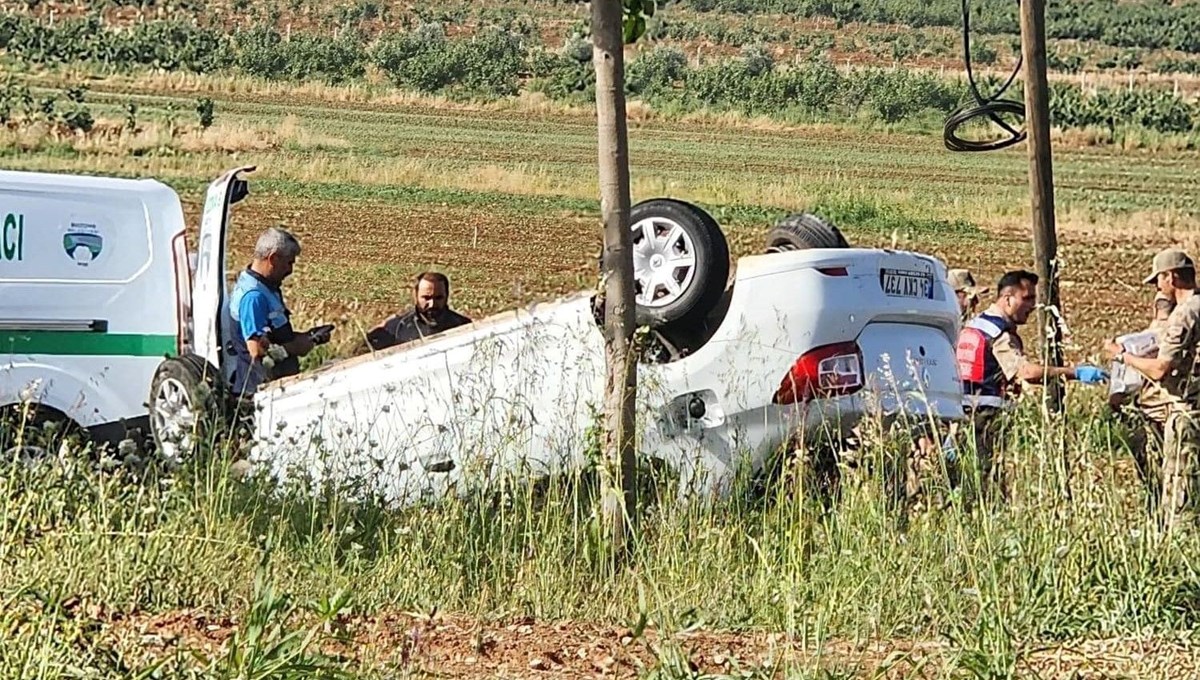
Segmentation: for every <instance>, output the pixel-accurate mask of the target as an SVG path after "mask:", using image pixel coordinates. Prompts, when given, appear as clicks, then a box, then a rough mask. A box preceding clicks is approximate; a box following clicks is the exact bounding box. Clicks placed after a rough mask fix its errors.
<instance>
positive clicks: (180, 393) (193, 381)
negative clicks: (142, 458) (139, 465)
mask: <svg viewBox="0 0 1200 680" xmlns="http://www.w3.org/2000/svg"><path fill="white" fill-rule="evenodd" d="M217 375H218V373H217V369H215V368H213V366H212V364H210V363H208V361H206V360H205V359H203V358H202V357H199V356H196V355H194V354H185V355H183V356H179V357H172V358H170V359H167V360H165V361H163V362H162V364H160V365H159V367H158V370H157V371H156V372H155V373H154V379H153V380H152V381H151V383H150V431H151V433H152V434H153V436H154V445H155V447H156V448H157V449H158V452H159V455H160V456H162V457H163V458H164V459H165V460H167V461H168V462H169V463H172V464H175V465H178V464H180V463H182V462H184V461H185V460H188V459H190V458H192V457H193V456H195V455H196V453H197V452H198V451H199V448H200V441H201V440H202V438H203V437H204V436H205V435H206V434H208V433H209V432H211V430H210V429H209V428H211V426H212V425H213V424H214V423H219V422H220V419H221V408H220V405H221V399H220V395H221V387H220V385H219V383H218V380H217Z"/></svg>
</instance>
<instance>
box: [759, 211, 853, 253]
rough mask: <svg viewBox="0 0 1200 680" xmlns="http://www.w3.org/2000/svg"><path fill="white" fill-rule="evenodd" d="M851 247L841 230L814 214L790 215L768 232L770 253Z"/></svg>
mask: <svg viewBox="0 0 1200 680" xmlns="http://www.w3.org/2000/svg"><path fill="white" fill-rule="evenodd" d="M849 247H850V242H849V241H847V240H846V237H845V236H844V235H842V232H841V230H840V229H838V228H837V227H836V226H834V225H833V224H832V223H830V222H826V221H825V220H823V219H821V218H820V217H817V216H816V215H813V214H812V213H793V214H791V215H788V216H787V217H785V218H783V219H781V220H779V221H778V222H776V223H775V226H774V227H771V229H770V231H768V232H767V252H768V253H781V252H786V251H789V250H809V249H812V248H849Z"/></svg>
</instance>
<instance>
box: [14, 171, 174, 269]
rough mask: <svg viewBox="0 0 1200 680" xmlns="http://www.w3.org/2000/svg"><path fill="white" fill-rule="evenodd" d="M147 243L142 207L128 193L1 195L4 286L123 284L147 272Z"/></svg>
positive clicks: (145, 218) (146, 225)
mask: <svg viewBox="0 0 1200 680" xmlns="http://www.w3.org/2000/svg"><path fill="white" fill-rule="evenodd" d="M150 241H151V230H150V223H149V219H148V217H147V211H146V208H145V205H144V204H143V203H142V202H141V201H140V200H137V199H136V198H135V197H133V196H130V195H128V194H124V195H122V194H119V193H114V194H112V195H111V196H107V197H106V196H99V195H96V196H92V195H86V194H83V195H81V194H74V195H70V194H58V193H56V194H46V193H41V192H36V193H35V192H12V193H6V194H5V195H2V196H0V280H4V281H5V282H10V283H13V282H29V283H127V282H129V281H132V280H133V279H135V278H137V276H138V275H139V274H141V273H142V272H143V271H145V270H146V269H148V268H149V266H150V262H151V259H152V258H151V243H150ZM164 244H165V242H164ZM168 255H169V253H167V252H166V251H164V257H166V261H167V262H168V263H169V262H170V258H169V257H167V256H168Z"/></svg>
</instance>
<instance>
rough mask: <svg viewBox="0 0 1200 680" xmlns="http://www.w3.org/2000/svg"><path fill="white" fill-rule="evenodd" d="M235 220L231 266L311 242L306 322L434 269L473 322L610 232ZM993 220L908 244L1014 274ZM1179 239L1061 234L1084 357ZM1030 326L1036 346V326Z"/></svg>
mask: <svg viewBox="0 0 1200 680" xmlns="http://www.w3.org/2000/svg"><path fill="white" fill-rule="evenodd" d="M185 208H186V211H187V218H188V223H189V224H197V223H198V205H197V204H196V203H194V202H191V201H189V203H188V204H187V205H186V206H185ZM234 219H235V226H234V228H233V231H232V234H231V250H230V253H231V255H230V259H229V261H228V262H227V267H228V269H229V270H236V269H238V268H240V267H242V266H244V265H245V263H247V262H248V261H249V258H250V255H251V253H252V252H253V247H254V238H255V237H256V236H257V234H258V233H259V231H260V230H261V229H262V228H264V227H266V226H267V225H270V224H280V223H283V224H286V225H287V226H288V227H289V228H291V229H292V230H294V232H295V233H296V234H297V235H298V236H299V238H300V239H301V242H302V244H303V248H304V250H303V253H302V255H301V259H300V262H299V263H298V264H297V267H296V271H295V274H294V275H293V277H292V278H291V279H290V280H289V282H288V284H287V288H286V294H287V295H288V296H289V299H290V303H291V305H292V307H293V311H294V312H295V314H296V315H297V319H298V322H299V323H300V324H301V325H306V324H309V323H312V324H315V323H320V322H325V321H334V322H341V323H342V324H347V323H349V324H351V325H354V324H371V323H374V321H377V320H378V319H381V318H383V317H384V316H386V315H388V314H390V313H392V312H394V311H395V310H396V309H398V308H400V307H404V306H406V305H408V304H409V303H410V299H411V292H410V287H411V281H412V277H413V276H415V274H416V273H417V272H419V271H421V270H422V269H425V268H429V267H433V268H438V269H441V270H443V271H446V272H448V273H449V275H450V277H451V284H452V293H451V303H452V306H454V307H455V308H456V309H458V310H459V311H461V312H462V313H464V314H467V315H468V316H471V317H472V318H480V317H483V316H486V315H489V314H494V313H498V312H501V311H504V310H506V309H510V308H512V307H515V306H520V305H525V304H528V303H530V302H533V301H537V300H546V299H553V298H554V297H556V296H559V295H563V294H567V293H570V292H574V291H577V290H580V289H584V288H589V287H591V286H594V285H595V281H596V272H597V270H596V266H597V257H598V254H599V248H600V235H599V227H598V224H597V222H596V221H595V218H593V217H591V216H584V215H578V214H571V213H563V214H544V213H541V214H536V215H525V214H522V215H516V214H505V213H495V212H491V211H488V210H486V209H480V208H475V207H461V206H438V205H433V204H424V205H418V206H397V205H384V204H369V203H335V202H324V201H303V200H301V199H295V198H281V197H272V196H260V197H255V198H254V199H253V200H251V201H248V202H247V204H246V205H245V206H244V207H243V206H239V207H238V208H237V210H236V214H235V218H234ZM760 228H761V229H764V230H765V228H766V225H761V227H759V226H755V225H740V226H737V227H735V228H734V229H732V230H731V234H730V241H731V245H732V247H733V250H734V256H735V257H740V256H744V255H748V254H751V253H752V252H754V250H753V249H754V248H755V247H756V246H757V244H758V243H759V240H760V237H758V236H757V234H756V233H755V230H756V229H760ZM984 228H985V230H986V231H987V232H988V237H987V238H986V239H981V240H980V241H979V244H978V245H977V246H971V247H969V248H964V247H963V245H962V241H961V239H955V240H952V241H949V240H948V241H942V240H939V239H938V238H937V237H925V238H923V239H922V240H921V241H920V242H917V243H911V244H908V247H913V248H916V249H919V250H922V251H924V252H928V253H931V254H933V255H936V256H937V257H940V258H942V259H943V260H944V261H945V262H947V264H948V265H949V266H952V267H968V268H970V269H972V270H973V271H974V272H975V275H976V278H977V280H978V281H980V282H981V284H982V283H987V282H993V281H995V280H996V279H997V278H998V277H999V275H1000V274H1001V273H1003V272H1004V271H1005V270H1006V269H1010V268H1014V267H1019V266H1029V265H1028V264H1027V263H1029V262H1030V260H1031V256H1032V248H1033V246H1032V240H1031V237H1030V235H1029V234H1028V232H1027V231H1026V230H1027V229H1028V227H1027V226H1025V225H1023V224H1014V223H1012V222H999V223H997V224H992V225H985V227H984ZM846 231H847V233H848V235H849V237H850V238H851V239H852V240H853V241H854V242H856V243H861V244H864V245H884V243H883V240H882V237H881V236H879V235H878V234H856V233H855V232H854V230H853V228H852V227H849V228H847V229H846ZM1172 244H1176V245H1182V246H1183V247H1185V248H1189V249H1196V248H1197V247H1200V236H1198V235H1196V234H1193V233H1190V232H1174V231H1172V230H1171V229H1169V228H1167V227H1147V228H1145V229H1143V230H1141V231H1139V233H1137V234H1136V235H1131V234H1128V233H1124V232H1122V233H1116V232H1114V231H1112V230H1108V229H1105V228H1104V227H1103V226H1097V227H1093V228H1082V227H1066V228H1064V229H1063V230H1062V231H1060V234H1059V251H1060V256H1061V259H1062V261H1063V265H1062V266H1063V276H1062V284H1061V286H1062V287H1061V294H1062V300H1063V306H1064V310H1065V312H1064V313H1065V318H1066V321H1067V325H1068V330H1069V332H1070V333H1071V337H1070V338H1069V341H1070V342H1071V343H1072V344H1073V345H1074V347H1075V348H1074V349H1073V350H1072V352H1071V355H1072V356H1073V357H1074V358H1075V359H1083V358H1085V357H1086V356H1088V355H1094V354H1095V353H1097V352H1098V351H1099V349H1100V346H1101V342H1102V341H1103V340H1104V339H1105V338H1107V337H1112V336H1113V335H1116V334H1120V333H1125V332H1131V331H1134V330H1140V329H1141V328H1142V327H1144V326H1145V324H1147V323H1149V318H1150V316H1149V315H1150V302H1151V300H1152V298H1153V289H1152V288H1150V287H1148V286H1144V285H1142V284H1141V281H1142V279H1143V278H1145V276H1146V272H1147V271H1148V269H1149V263H1150V259H1151V258H1152V257H1153V253H1154V252H1155V251H1156V250H1157V249H1159V248H1162V247H1165V246H1168V245H1172ZM1026 334H1027V335H1029V336H1031V337H1028V338H1027V341H1029V340H1032V335H1033V331H1032V330H1029V331H1026Z"/></svg>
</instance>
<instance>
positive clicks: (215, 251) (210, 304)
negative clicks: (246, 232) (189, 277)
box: [192, 166, 254, 370]
mask: <svg viewBox="0 0 1200 680" xmlns="http://www.w3.org/2000/svg"><path fill="white" fill-rule="evenodd" d="M253 171H254V166H243V167H239V168H234V169H232V170H229V171H227V172H226V173H225V174H223V175H221V176H220V177H218V178H217V179H216V180H214V181H213V182H212V184H209V185H208V191H207V192H206V193H205V196H204V209H203V213H202V214H201V217H200V242H199V244H198V246H197V254H196V274H195V278H194V279H193V284H192V322H193V324H194V332H195V343H196V344H195V352H196V354H197V355H199V356H201V357H204V358H205V359H207V360H208V361H209V363H211V364H212V365H213V366H215V367H217V368H218V369H220V370H224V368H225V367H224V366H223V365H222V362H221V357H222V352H221V327H220V326H221V314H222V312H221V306H222V305H223V304H224V303H225V297H226V295H227V293H228V291H227V290H226V284H225V243H226V233H227V230H228V226H229V213H230V208H231V207H232V206H233V204H234V203H237V202H238V201H240V200H242V199H243V198H245V197H246V195H247V194H248V193H249V186H248V184H247V182H246V180H244V179H242V178H241V177H239V175H241V174H242V173H243V172H253Z"/></svg>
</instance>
